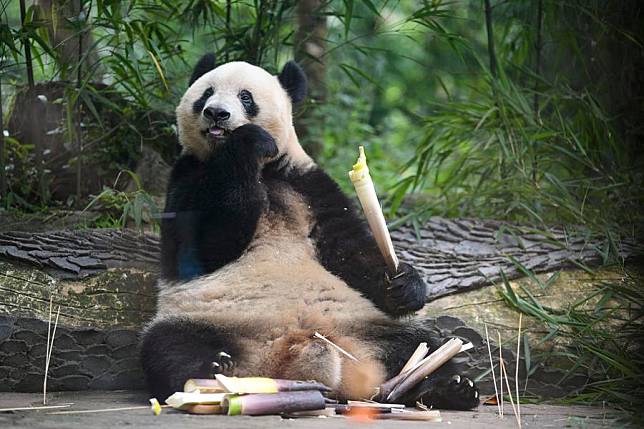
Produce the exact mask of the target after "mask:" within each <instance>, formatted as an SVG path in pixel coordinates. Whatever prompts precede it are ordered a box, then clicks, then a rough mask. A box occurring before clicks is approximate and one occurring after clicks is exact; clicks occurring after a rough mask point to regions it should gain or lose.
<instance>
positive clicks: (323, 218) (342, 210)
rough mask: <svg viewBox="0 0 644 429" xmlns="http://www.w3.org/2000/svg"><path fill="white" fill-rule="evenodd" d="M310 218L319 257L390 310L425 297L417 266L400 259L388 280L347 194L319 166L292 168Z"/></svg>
mask: <svg viewBox="0 0 644 429" xmlns="http://www.w3.org/2000/svg"><path fill="white" fill-rule="evenodd" d="M291 175H292V176H294V177H292V178H291V180H290V182H291V183H292V185H293V187H294V188H295V189H296V190H297V191H298V192H300V193H301V194H302V195H304V196H305V197H306V198H307V200H308V203H309V205H310V206H311V210H312V212H313V216H314V218H315V220H314V222H315V224H314V227H313V231H312V232H311V237H312V238H313V241H314V242H315V245H316V250H317V255H318V258H319V260H320V263H321V264H322V265H323V266H324V267H325V268H326V269H327V270H329V271H330V272H331V273H333V274H335V275H337V276H338V277H340V278H341V279H342V280H344V281H345V282H346V283H347V284H348V285H349V286H350V287H352V288H354V289H357V290H358V291H360V292H361V293H362V294H363V295H364V296H365V297H367V298H369V299H370V300H371V301H372V302H373V303H374V304H375V305H376V306H377V307H378V308H380V309H381V310H383V311H385V312H386V313H388V314H390V315H392V316H401V315H404V314H408V313H410V312H413V311H416V310H418V309H420V308H422V306H423V305H424V303H425V296H426V286H425V283H424V282H423V280H422V279H421V278H420V276H419V275H418V273H417V272H416V270H415V269H414V268H413V267H411V266H410V265H408V264H405V263H401V264H400V266H399V272H398V273H397V274H396V275H395V276H393V277H394V278H393V279H390V280H388V279H387V277H386V275H385V272H386V265H385V262H384V259H383V257H382V255H381V253H380V251H379V250H378V247H377V245H376V241H375V239H374V238H373V236H372V234H371V231H370V230H369V228H368V227H367V225H366V223H365V221H364V220H363V219H362V218H361V217H359V216H358V214H357V213H356V211H355V210H354V209H353V203H352V202H351V200H350V199H349V198H348V197H347V196H346V195H345V194H344V193H343V192H342V191H341V190H340V188H339V186H338V185H337V184H336V183H335V182H334V181H333V179H331V178H330V177H329V176H328V175H327V174H326V173H325V172H324V171H323V170H321V169H319V168H315V169H313V170H310V171H308V172H306V173H304V174H301V175H298V174H294V173H291Z"/></svg>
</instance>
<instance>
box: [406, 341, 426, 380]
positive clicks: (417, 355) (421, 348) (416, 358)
mask: <svg viewBox="0 0 644 429" xmlns="http://www.w3.org/2000/svg"><path fill="white" fill-rule="evenodd" d="M427 353H429V347H427V343H420V344H418V347H416V350H415V351H414V353H413V354H412V355H411V357H410V358H409V360H408V361H407V363H406V364H405V366H403V367H402V369H401V370H400V372H399V374H402V373H404V372H407V371H409V370H410V369H412V368H414V367H415V366H416V365H417V364H418V362H420V361H421V360H423V359H424V358H425V356H427Z"/></svg>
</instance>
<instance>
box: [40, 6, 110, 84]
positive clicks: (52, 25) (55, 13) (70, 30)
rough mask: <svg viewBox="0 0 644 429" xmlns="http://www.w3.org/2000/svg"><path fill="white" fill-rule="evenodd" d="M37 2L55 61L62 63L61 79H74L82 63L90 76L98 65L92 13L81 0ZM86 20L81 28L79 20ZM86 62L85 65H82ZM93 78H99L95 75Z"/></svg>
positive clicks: (94, 79) (84, 72)
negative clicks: (90, 21) (90, 20)
mask: <svg viewBox="0 0 644 429" xmlns="http://www.w3.org/2000/svg"><path fill="white" fill-rule="evenodd" d="M36 4H37V5H38V6H40V10H41V12H42V14H43V15H44V16H42V17H41V19H42V20H43V21H44V22H45V24H46V26H47V32H48V33H49V38H50V40H51V46H53V47H54V48H55V51H56V54H57V58H56V63H57V64H58V67H60V79H61V80H70V81H72V80H74V79H75V78H76V77H77V73H75V72H77V71H78V70H75V67H79V70H82V77H83V78H86V77H90V76H92V74H94V73H95V70H96V67H97V66H98V60H99V57H98V54H97V53H96V51H95V50H94V49H92V47H93V46H94V42H93V40H92V33H91V31H89V29H88V28H87V25H88V19H87V17H88V16H89V14H90V13H91V11H89V10H85V9H84V8H83V2H82V1H81V0H37V1H36ZM77 22H84V23H83V29H82V31H80V32H79V24H78V23H77ZM81 64H83V67H80V65H81ZM92 81H94V82H97V81H100V79H96V78H94V77H93V76H92Z"/></svg>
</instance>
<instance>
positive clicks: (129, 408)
mask: <svg viewBox="0 0 644 429" xmlns="http://www.w3.org/2000/svg"><path fill="white" fill-rule="evenodd" d="M168 407H169V405H161V408H168ZM149 409H150V406H149V405H141V406H136V407H118V408H100V409H97V410H70V411H55V412H53V413H48V414H57V415H60V414H94V413H109V412H112V411H130V410H149Z"/></svg>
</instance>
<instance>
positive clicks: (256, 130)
mask: <svg viewBox="0 0 644 429" xmlns="http://www.w3.org/2000/svg"><path fill="white" fill-rule="evenodd" d="M236 140H237V141H236ZM230 142H231V144H232V145H235V146H243V147H245V148H247V149H250V150H251V151H252V153H253V154H254V155H255V156H256V157H257V159H258V160H266V159H271V158H275V157H276V156H277V154H278V152H279V150H278V148H277V143H276V142H275V139H274V138H273V136H271V135H270V134H269V133H268V131H266V130H265V129H263V128H262V127H260V126H258V125H255V124H245V125H242V126H241V127H238V128H236V129H235V130H234V131H233V132H232V133H231V135H230ZM239 143H242V144H241V145H240V144H239Z"/></svg>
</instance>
